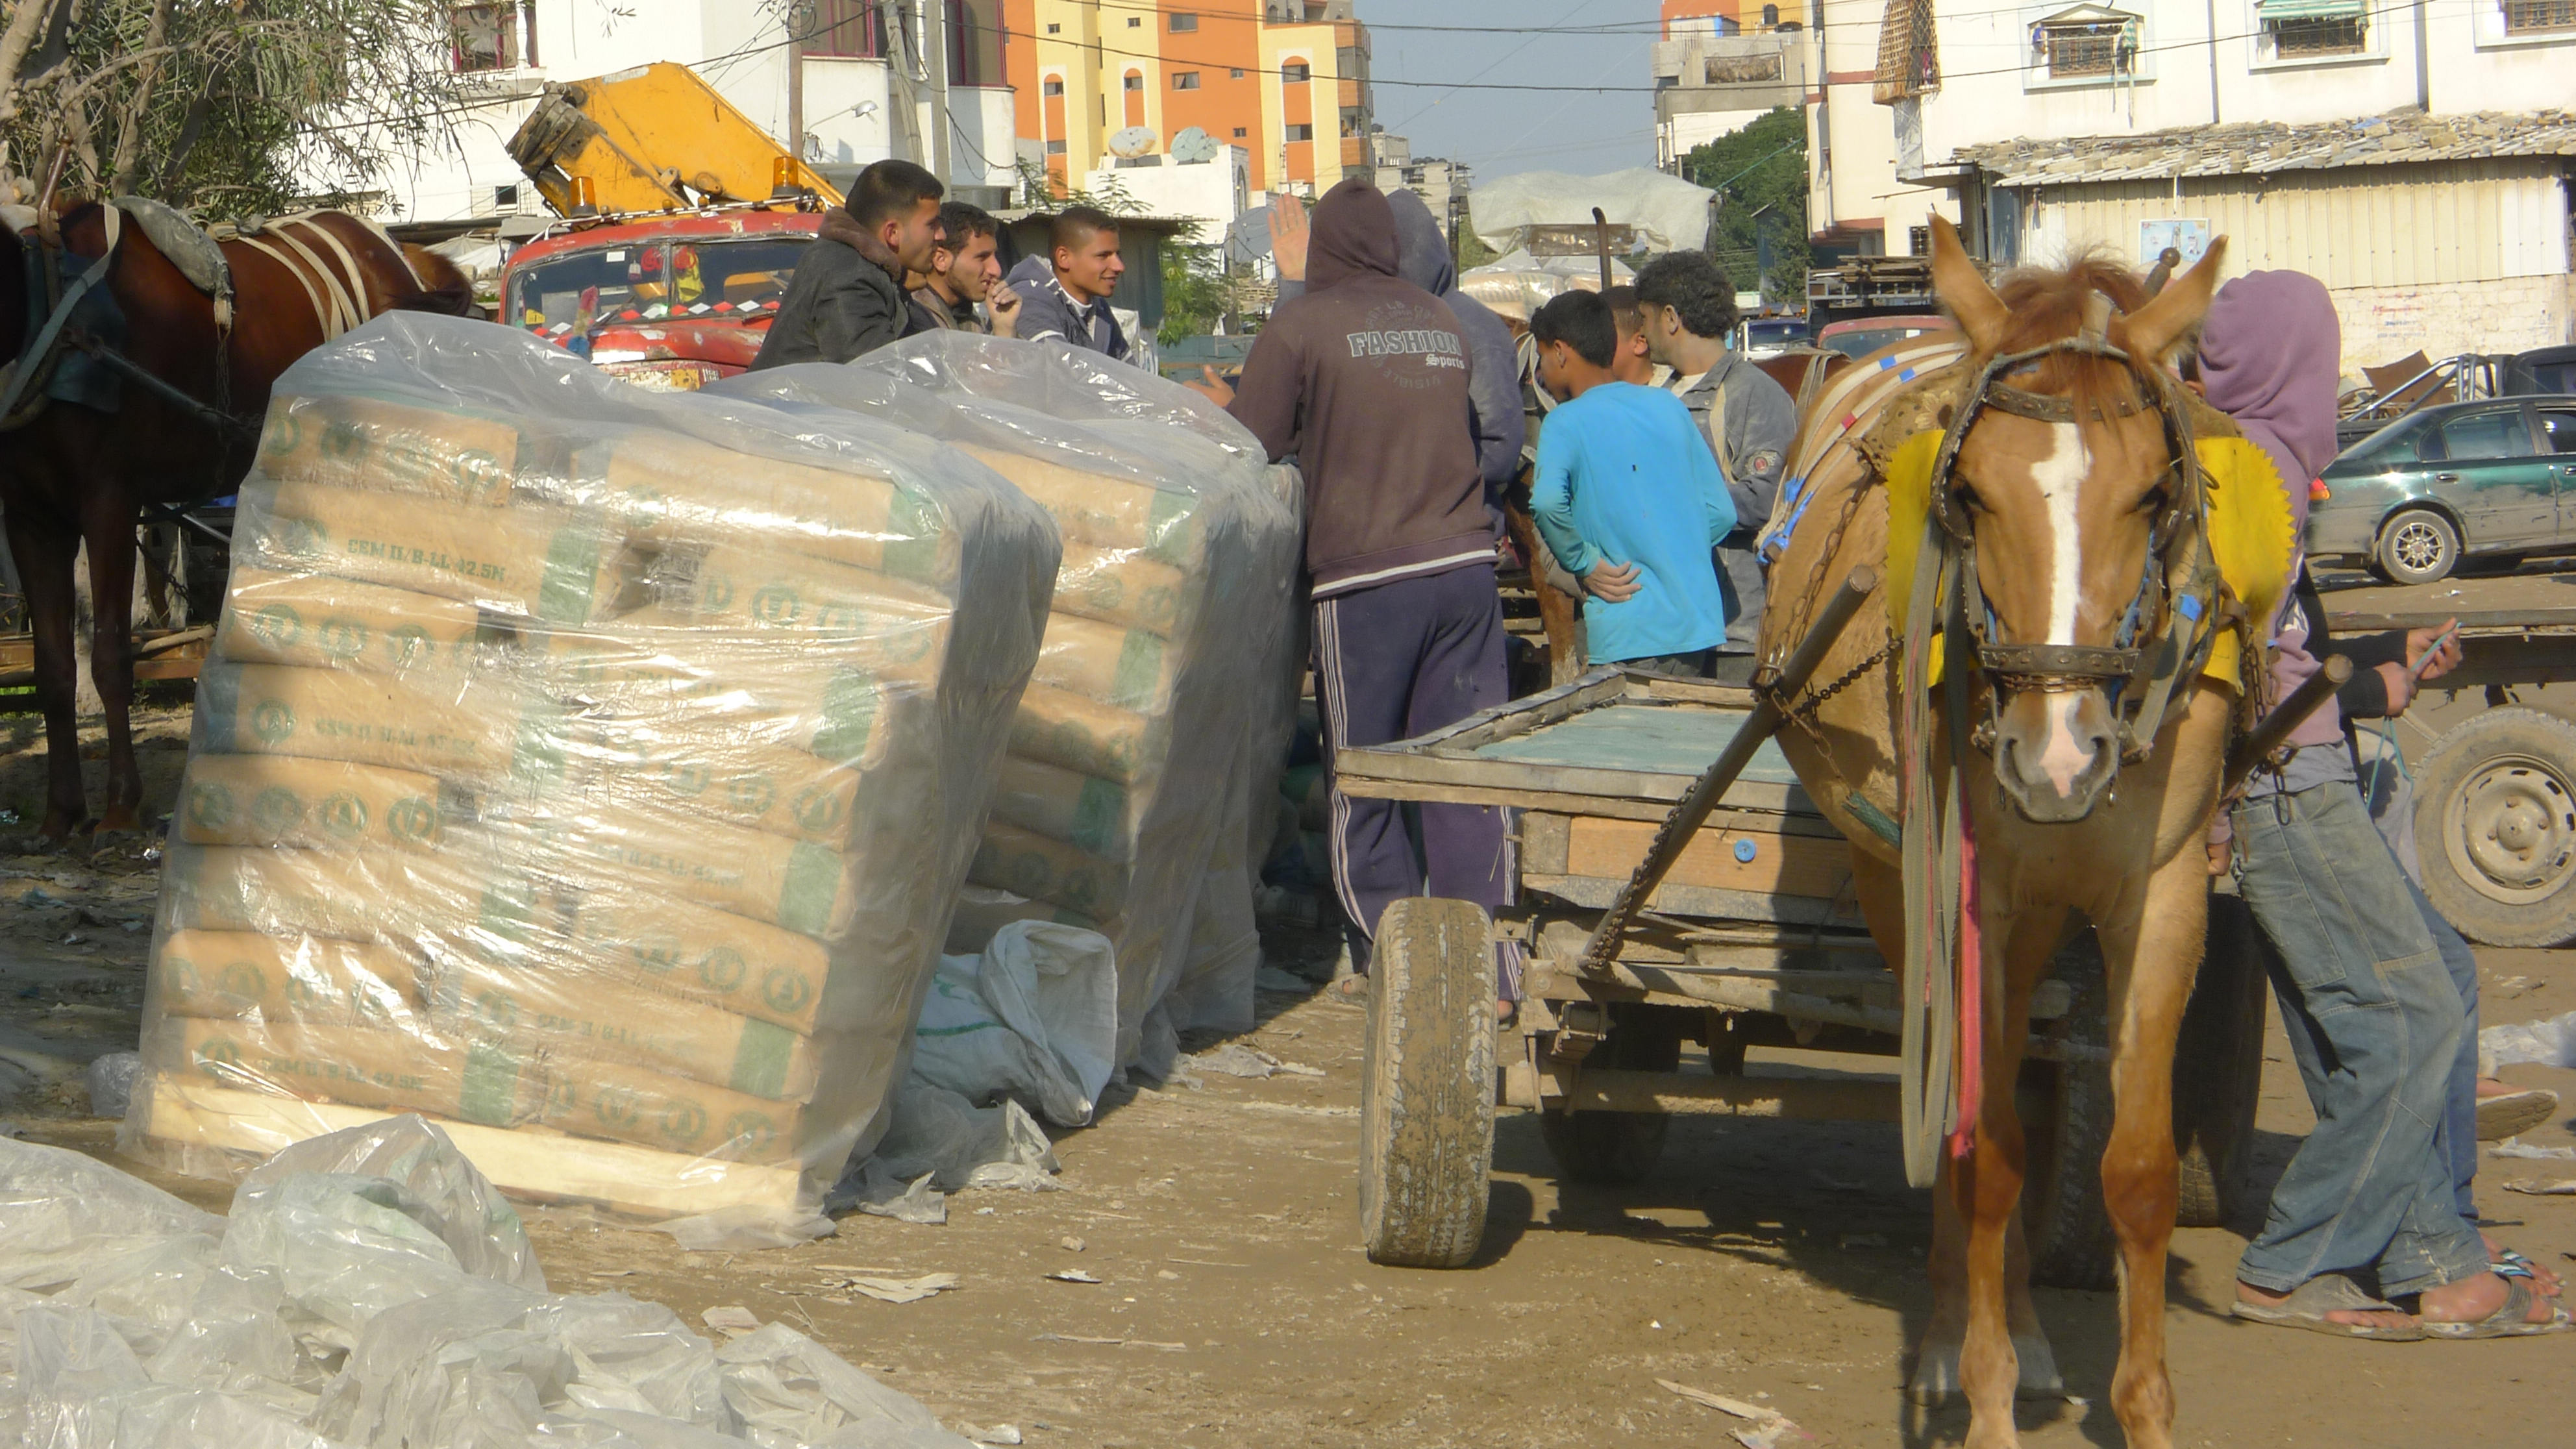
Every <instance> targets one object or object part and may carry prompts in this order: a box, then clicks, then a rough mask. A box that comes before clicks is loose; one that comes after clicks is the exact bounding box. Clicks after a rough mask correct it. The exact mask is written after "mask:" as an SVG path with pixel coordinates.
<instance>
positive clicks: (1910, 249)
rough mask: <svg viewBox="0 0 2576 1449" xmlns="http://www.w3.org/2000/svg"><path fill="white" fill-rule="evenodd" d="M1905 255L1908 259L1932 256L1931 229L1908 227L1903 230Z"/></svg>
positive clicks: (1926, 227)
mask: <svg viewBox="0 0 2576 1449" xmlns="http://www.w3.org/2000/svg"><path fill="white" fill-rule="evenodd" d="M1905 254H1906V255H1907V256H1909V257H1928V256H1930V255H1932V228H1930V227H1928V226H1909V227H1907V228H1906V229H1905Z"/></svg>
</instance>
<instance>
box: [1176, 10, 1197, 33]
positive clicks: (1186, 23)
mask: <svg viewBox="0 0 2576 1449" xmlns="http://www.w3.org/2000/svg"><path fill="white" fill-rule="evenodd" d="M1198 28H1199V18H1198V17H1197V16H1195V15H1175V16H1173V17H1172V33H1173V34H1174V35H1187V34H1188V33H1190V32H1191V31H1193V30H1196V29H1198Z"/></svg>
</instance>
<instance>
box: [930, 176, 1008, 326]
mask: <svg viewBox="0 0 2576 1449" xmlns="http://www.w3.org/2000/svg"><path fill="white" fill-rule="evenodd" d="M1000 230H1001V227H1000V224H999V223H997V222H995V221H994V220H993V217H992V214H991V213H989V212H987V211H985V210H984V208H982V207H980V206H970V205H968V204H967V203H965V202H963V201H952V202H950V203H948V204H947V205H946V206H943V207H941V208H939V240H938V242H937V243H936V244H935V245H933V246H932V247H931V249H930V275H929V276H928V277H927V278H925V279H924V280H923V282H922V284H921V285H920V286H918V287H915V288H914V289H913V291H912V304H913V310H914V312H915V313H916V314H917V315H918V316H919V317H920V318H921V321H922V323H923V325H924V326H925V327H931V328H937V329H939V330H941V331H948V332H989V333H991V334H992V335H994V336H996V337H1011V336H1016V335H1017V333H1016V332H1015V330H1014V329H1015V328H1017V326H1018V325H1019V320H1020V297H1019V294H1018V293H1016V292H1014V291H1012V290H1011V289H1010V288H1008V287H1005V286H1003V285H1002V264H1001V263H1000V262H999V261H998V260H996V259H995V257H994V244H995V239H996V235H997V233H998V232H999V231H1000ZM979 302H980V303H983V304H984V306H985V307H986V308H987V309H988V310H990V312H991V313H992V318H991V320H990V321H989V322H987V321H986V319H985V317H984V316H983V314H982V313H979V312H977V311H976V309H975V308H976V304H977V303H979Z"/></svg>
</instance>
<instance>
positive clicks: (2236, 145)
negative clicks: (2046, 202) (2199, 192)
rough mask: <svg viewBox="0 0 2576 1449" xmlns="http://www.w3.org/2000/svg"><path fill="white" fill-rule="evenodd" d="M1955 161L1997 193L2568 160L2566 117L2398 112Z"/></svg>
mask: <svg viewBox="0 0 2576 1449" xmlns="http://www.w3.org/2000/svg"><path fill="white" fill-rule="evenodd" d="M1957 156H1958V159H1959V160H1961V161H1965V162H1969V163H1972V164H1974V165H1975V166H1977V167H1978V168H1980V169H1981V170H1984V171H1986V172H1989V173H1991V174H1992V175H1993V177H1994V183H1995V184H1996V185H1999V186H2052V185H2057V184H2061V183H2066V182H2078V181H2149V180H2165V179H2169V178H2172V177H2176V176H2244V175H2262V174H2265V173H2268V172H2277V171H2322V170H2326V169H2329V168H2332V167H2338V166H2390V165H2397V164H2400V163H2403V162H2412V161H2482V160H2486V159H2489V158H2491V157H2497V156H2576V114H2571V113H2569V112H2567V111H2563V110H2548V111H2536V112H2532V113H2530V114H2527V115H2505V114H2501V113H2497V112H2491V111H2490V112H2480V113H2478V114H2475V115H2466V116H2424V115H2420V114H2417V113H2413V112H2399V113H2394V114H2390V115H2385V116H2369V117H2365V118H2362V119H2360V120H2352V121H2327V122H2322V123H2318V124H2313V125H2299V126H2292V125H2283V124H2279V123H2276V122H2269V121H2255V122H2245V123H2241V124H2237V125H2232V126H2182V127H2176V128H2175V129H2173V130H2169V131H2149V132H2147V133H2145V134H2143V135H2137V136H2082V137H2072V138H2068V139H2064V140H2017V141H1995V142H1989V143H1986V144H1984V145H1977V146H1962V147H1960V148H1959V149H1958V153H1957Z"/></svg>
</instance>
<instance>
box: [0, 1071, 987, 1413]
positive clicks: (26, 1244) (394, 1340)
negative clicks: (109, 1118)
mask: <svg viewBox="0 0 2576 1449" xmlns="http://www.w3.org/2000/svg"><path fill="white" fill-rule="evenodd" d="M0 1310H5V1317H0V1337H5V1338H6V1339H7V1340H8V1342H7V1343H6V1344H5V1345H0V1347H5V1348H7V1349H10V1350H13V1353H12V1354H11V1358H12V1362H11V1363H10V1365H9V1366H10V1368H11V1369H12V1373H11V1375H10V1376H9V1378H8V1379H7V1380H6V1381H5V1383H0V1444H8V1445H16V1444H19V1443H25V1444H27V1445H29V1446H31V1449H38V1446H41V1449H338V1446H348V1449H502V1446H509V1449H536V1446H545V1445H563V1446H566V1449H725V1446H740V1445H746V1444H748V1445H757V1446H760V1449H802V1446H813V1449H968V1443H969V1441H967V1440H965V1439H963V1438H961V1437H959V1436H957V1435H955V1434H951V1433H949V1432H947V1431H946V1430H944V1429H942V1428H941V1427H940V1426H939V1423H938V1420H937V1419H936V1418H934V1417H933V1416H932V1415H931V1413H930V1411H929V1410H927V1409H925V1408H923V1407H922V1405H921V1404H920V1403H918V1402H916V1401H915V1400H913V1399H911V1398H909V1397H907V1396H906V1395H903V1394H901V1393H897V1392H895V1391H894V1390H892V1389H889V1388H887V1387H885V1386H884V1385H882V1384H879V1383H877V1382H876V1381H875V1380H874V1379H871V1378H869V1377H868V1376H867V1375H866V1374H864V1373H862V1372H860V1371H859V1370H858V1369H856V1368H854V1367H852V1366H851V1365H850V1364H849V1363H847V1362H846V1361H844V1360H843V1359H841V1358H840V1357H839V1356H838V1355H836V1354H834V1353H833V1352H832V1351H831V1350H829V1349H827V1348H824V1347H823V1346H822V1345H821V1344H818V1343H816V1342H814V1341H813V1340H812V1339H809V1338H807V1337H805V1336H804V1335H803V1334H800V1333H798V1332H796V1331H795V1330H794V1329H791V1328H788V1327H786V1326H785V1325H783V1324H776V1323H772V1324H769V1325H767V1326H765V1327H762V1328H760V1329H757V1330H756V1331H753V1332H751V1333H748V1334H746V1335H744V1336H742V1337H739V1338H735V1339H733V1340H732V1341H730V1342H727V1343H723V1344H713V1343H710V1342H709V1341H708V1340H707V1339H705V1338H703V1337H701V1336H700V1335H699V1334H697V1333H695V1332H694V1331H692V1330H691V1329H690V1328H689V1327H688V1326H687V1325H686V1324H685V1323H683V1322H682V1321H681V1320H680V1318H679V1317H678V1316H677V1315H676V1314H674V1313H672V1312H671V1310H669V1309H668V1308H665V1307H663V1306H662V1305H660V1304H657V1303H644V1302H639V1301H637V1300H635V1299H631V1298H627V1297H625V1296H624V1295H622V1294H615V1293H600V1294H558V1293H552V1292H549V1291H547V1288H546V1280H545V1274H544V1272H543V1271H542V1270H541V1269H540V1268H539V1267H538V1264H537V1261H536V1256H535V1254H534V1253H533V1252H532V1251H531V1250H530V1247H529V1244H528V1240H527V1234H526V1232H525V1230H524V1228H523V1227H522V1226H521V1224H520V1221H519V1218H518V1215H517V1214H516V1213H515V1212H514V1211H512V1209H511V1207H510V1205H509V1203H507V1202H506V1201H504V1200H503V1199H502V1197H501V1195H500V1194H499V1193H498V1192H496V1191H495V1190H494V1189H493V1187H492V1184H491V1183H490V1182H488V1181H486V1180H485V1179H484V1177H483V1176H482V1174H480V1173H478V1172H476V1171H475V1170H474V1167H473V1165H472V1164H471V1163H468V1162H467V1161H466V1160H465V1158H464V1157H463V1156H462V1155H460V1154H459V1153H458V1152H457V1151H456V1149H455V1147H454V1145H453V1144H452V1143H450V1142H449V1141H448V1140H447V1138H446V1136H445V1135H444V1134H443V1133H441V1132H440V1131H438V1129H436V1128H435V1127H432V1126H431V1125H429V1124H428V1123H427V1122H425V1121H424V1120H422V1119H420V1118H418V1117H402V1118H390V1119H387V1120H385V1121H382V1122H379V1123H376V1124H374V1125H372V1126H368V1127H364V1128H354V1129H350V1130H347V1131H342V1132H338V1133H334V1134H331V1135H329V1136H324V1137H317V1138H313V1139H310V1140H308V1141H305V1142H303V1143H300V1144H298V1145H296V1146H293V1147H290V1148H288V1149H286V1150H285V1151H284V1152H281V1153H279V1154H278V1155H277V1156H276V1157H275V1158H274V1159H272V1160H270V1161H269V1162H268V1163H266V1164H265V1165H263V1166H261V1167H259V1168H258V1169H256V1170H254V1171H253V1172H252V1173H251V1174H250V1175H249V1176H247V1177H246V1178H244V1179H243V1180H242V1182H241V1184H240V1187H239V1188H238V1189H237V1191H236V1192H235V1193H234V1196H233V1204H232V1209H231V1213H230V1215H229V1216H228V1217H221V1218H218V1217H215V1216H213V1215H211V1214H208V1213H204V1212H200V1211H198V1210H197V1209H195V1208H193V1207H190V1206H189V1205H188V1204H186V1203H183V1202H181V1201H179V1200H178V1199H177V1198H174V1197H171V1196H170V1195H169V1194H167V1193H164V1192H162V1191H160V1190H159V1189H157V1188H154V1187H152V1186H150V1185H148V1184H146V1183H142V1182H138V1181H136V1180H135V1179H133V1178H131V1177H127V1176H126V1175H124V1174H123V1173H120V1172H117V1171H116V1170H114V1169H113V1168H110V1167H108V1166H106V1165H104V1164H102V1163H99V1162H96V1161H93V1160H92V1159H90V1158H87V1157H83V1156H81V1155H80V1154H78V1153H74V1152H66V1151H64V1150H62V1149H60V1148H53V1147H42V1146H37V1145H35V1144H32V1143H24V1142H14V1141H9V1140H6V1139H0Z"/></svg>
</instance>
